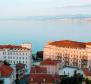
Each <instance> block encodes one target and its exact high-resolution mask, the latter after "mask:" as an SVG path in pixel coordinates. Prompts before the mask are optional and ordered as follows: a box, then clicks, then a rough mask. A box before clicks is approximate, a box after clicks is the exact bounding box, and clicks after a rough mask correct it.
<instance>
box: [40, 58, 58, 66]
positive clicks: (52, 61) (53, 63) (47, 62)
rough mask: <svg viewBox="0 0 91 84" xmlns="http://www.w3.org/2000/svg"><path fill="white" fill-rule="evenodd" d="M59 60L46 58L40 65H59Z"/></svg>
mask: <svg viewBox="0 0 91 84" xmlns="http://www.w3.org/2000/svg"><path fill="white" fill-rule="evenodd" d="M57 63H58V62H57V61H55V60H51V59H45V60H43V61H42V62H41V63H40V65H57Z"/></svg>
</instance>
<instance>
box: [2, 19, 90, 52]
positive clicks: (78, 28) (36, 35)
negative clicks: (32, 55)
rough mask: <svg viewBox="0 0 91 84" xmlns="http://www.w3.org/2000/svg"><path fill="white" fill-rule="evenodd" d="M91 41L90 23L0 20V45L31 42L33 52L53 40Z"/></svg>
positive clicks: (57, 20)
mask: <svg viewBox="0 0 91 84" xmlns="http://www.w3.org/2000/svg"><path fill="white" fill-rule="evenodd" d="M62 39H69V40H76V41H82V42H84V41H91V22H84V21H80V20H60V19H53V20H52V19H51V20H49V19H46V20H44V19H42V20H38V19H34V20H33V19H28V20H27V19H25V20H24V19H23V20H18V19H14V20H9V19H7V20H5V19H4V20H0V44H21V43H23V42H31V43H32V44H33V52H36V51H37V50H42V49H43V47H44V45H45V43H46V42H48V41H54V40H62Z"/></svg>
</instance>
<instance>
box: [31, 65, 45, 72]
mask: <svg viewBox="0 0 91 84" xmlns="http://www.w3.org/2000/svg"><path fill="white" fill-rule="evenodd" d="M30 73H47V68H46V67H39V66H34V67H32V68H31V72H30Z"/></svg>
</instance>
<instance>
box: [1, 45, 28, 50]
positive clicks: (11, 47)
mask: <svg viewBox="0 0 91 84" xmlns="http://www.w3.org/2000/svg"><path fill="white" fill-rule="evenodd" d="M4 48H8V49H13V48H16V49H28V48H26V47H22V46H16V45H0V49H4Z"/></svg>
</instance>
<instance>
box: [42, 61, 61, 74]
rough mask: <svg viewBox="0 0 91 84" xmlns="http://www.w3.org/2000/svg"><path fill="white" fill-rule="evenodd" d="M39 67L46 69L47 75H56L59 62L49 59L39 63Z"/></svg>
mask: <svg viewBox="0 0 91 84" xmlns="http://www.w3.org/2000/svg"><path fill="white" fill-rule="evenodd" d="M40 66H41V67H46V68H47V74H58V71H59V69H60V62H58V61H56V60H51V59H45V60H43V61H42V62H41V63H40Z"/></svg>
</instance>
